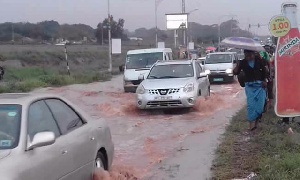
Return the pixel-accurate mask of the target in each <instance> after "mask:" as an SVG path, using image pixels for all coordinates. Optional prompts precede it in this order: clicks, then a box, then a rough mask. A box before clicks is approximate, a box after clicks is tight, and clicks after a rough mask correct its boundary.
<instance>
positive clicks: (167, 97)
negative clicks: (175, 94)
mask: <svg viewBox="0 0 300 180" xmlns="http://www.w3.org/2000/svg"><path fill="white" fill-rule="evenodd" d="M154 99H155V100H170V99H172V96H157V97H155V98H154Z"/></svg>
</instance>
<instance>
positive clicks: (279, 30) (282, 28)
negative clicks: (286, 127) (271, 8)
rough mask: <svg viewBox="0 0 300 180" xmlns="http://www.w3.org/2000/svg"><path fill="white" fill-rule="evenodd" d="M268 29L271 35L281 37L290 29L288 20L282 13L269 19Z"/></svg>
mask: <svg viewBox="0 0 300 180" xmlns="http://www.w3.org/2000/svg"><path fill="white" fill-rule="evenodd" d="M269 30H270V33H271V34H272V35H273V36H275V37H283V36H285V35H287V34H288V33H289V32H290V30H291V23H290V20H289V19H288V18H287V17H285V16H283V15H277V16H275V17H273V18H272V19H271V21H270V23H269Z"/></svg>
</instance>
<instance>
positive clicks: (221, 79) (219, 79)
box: [214, 78, 224, 82]
mask: <svg viewBox="0 0 300 180" xmlns="http://www.w3.org/2000/svg"><path fill="white" fill-rule="evenodd" d="M214 81H217V82H219V81H224V79H223V78H214Z"/></svg>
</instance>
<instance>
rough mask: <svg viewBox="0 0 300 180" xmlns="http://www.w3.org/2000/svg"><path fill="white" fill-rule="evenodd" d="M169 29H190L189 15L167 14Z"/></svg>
mask: <svg viewBox="0 0 300 180" xmlns="http://www.w3.org/2000/svg"><path fill="white" fill-rule="evenodd" d="M166 19H167V29H168V30H174V29H180V28H188V14H186V13H181V14H166Z"/></svg>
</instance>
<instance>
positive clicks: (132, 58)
mask: <svg viewBox="0 0 300 180" xmlns="http://www.w3.org/2000/svg"><path fill="white" fill-rule="evenodd" d="M162 59H163V53H162V52H156V53H141V54H129V55H127V59H126V69H141V68H150V67H151V66H152V65H153V64H154V63H156V61H157V60H162Z"/></svg>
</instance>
